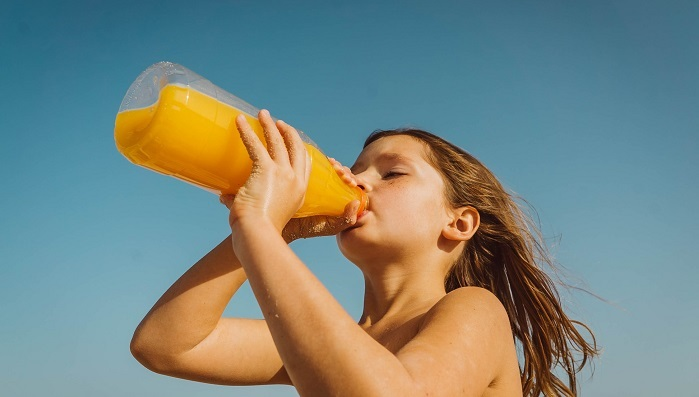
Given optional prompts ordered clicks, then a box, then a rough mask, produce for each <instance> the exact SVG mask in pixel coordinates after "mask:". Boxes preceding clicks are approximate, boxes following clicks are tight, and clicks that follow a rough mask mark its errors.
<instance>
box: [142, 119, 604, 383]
mask: <svg viewBox="0 0 699 397" xmlns="http://www.w3.org/2000/svg"><path fill="white" fill-rule="evenodd" d="M259 120H260V122H261V124H262V126H263V127H264V131H265V139H266V141H267V148H265V147H264V146H263V144H262V142H261V141H260V140H259V139H258V138H257V136H256V135H255V134H254V132H253V131H252V129H251V127H250V126H249V125H248V124H247V122H246V121H245V119H244V118H243V117H239V118H238V119H236V124H237V128H238V130H239V133H240V135H241V137H242V139H243V142H244V144H245V146H246V148H247V150H248V153H249V154H250V157H251V159H252V160H253V171H252V174H251V176H250V178H249V179H248V180H247V182H246V183H245V185H244V186H243V187H242V188H241V189H240V191H239V192H238V194H237V195H236V196H235V197H232V196H230V197H229V196H223V197H221V201H222V202H223V203H224V204H225V205H226V206H227V207H229V209H230V216H229V223H230V226H231V231H232V233H231V236H229V237H228V238H226V239H225V240H224V241H223V242H222V243H221V244H219V245H218V246H217V247H216V248H214V249H213V250H212V251H211V252H209V253H208V254H207V255H206V256H204V257H203V258H202V259H201V260H200V261H199V262H197V263H196V264H195V265H194V266H193V267H192V268H191V269H190V270H188V271H187V272H186V273H185V274H184V275H183V276H182V277H181V278H180V279H179V280H178V281H177V282H175V284H174V285H173V286H172V287H171V288H170V289H169V290H168V291H167V292H166V293H165V294H164V295H163V296H162V298H161V299H160V300H159V301H158V302H157V303H156V304H155V306H154V307H153V309H151V311H150V312H149V313H148V314H147V315H146V317H145V318H144V319H143V321H142V322H141V324H140V325H139V326H138V328H137V329H136V332H135V334H134V337H133V340H132V343H131V350H132V352H133V354H134V356H135V357H136V358H137V359H138V360H139V361H140V362H141V363H143V365H145V366H146V367H148V368H149V369H151V370H153V371H156V372H159V373H163V374H167V375H171V376H177V377H181V378H186V379H192V380H197V381H202V382H211V383H219V384H229V385H256V384H273V383H277V384H278V383H281V384H290V385H293V386H295V387H296V389H297V390H298V392H299V394H300V395H301V396H363V397H364V396H521V395H524V396H538V395H540V394H545V395H547V396H555V395H565V396H574V395H576V393H577V391H576V389H577V387H576V378H575V375H576V373H577V372H578V371H580V369H581V368H582V366H583V365H584V364H585V363H586V362H587V360H588V359H589V358H591V357H593V356H594V355H596V354H597V349H596V345H595V343H594V337H593V338H592V342H591V343H589V342H587V341H586V340H585V339H584V338H583V337H582V335H581V333H580V332H579V331H578V330H577V329H576V325H580V326H582V327H584V328H586V327H585V326H584V325H583V324H581V323H577V322H576V321H573V320H571V319H569V318H568V317H567V316H566V314H565V313H564V312H563V310H562V308H561V304H560V302H559V298H558V295H557V292H556V290H555V287H554V285H553V283H552V281H551V280H550V279H549V278H548V277H547V276H546V274H544V272H543V271H542V270H541V269H540V268H539V267H538V266H537V263H547V264H551V260H550V259H549V257H548V256H547V255H546V251H545V248H544V246H543V245H542V244H541V240H540V237H539V234H538V232H537V231H536V228H532V224H531V223H530V221H529V220H528V219H527V218H526V217H525V216H524V215H523V213H522V212H521V211H520V210H519V208H518V207H517V205H516V204H515V203H514V201H513V199H512V198H511V196H510V195H509V194H508V193H506V192H505V190H504V189H503V187H502V186H501V185H500V183H499V182H498V181H497V179H496V178H495V177H494V176H493V175H492V174H491V173H490V171H488V169H487V168H485V167H484V166H483V165H482V164H481V163H480V162H478V160H476V159H475V158H473V157H472V156H470V155H469V154H467V153H466V152H464V151H463V150H461V149H459V148H458V147H456V146H454V145H452V144H450V143H448V142H446V141H444V140H443V139H441V138H438V137H436V136H434V135H432V134H430V133H428V132H425V131H420V130H413V129H409V130H392V131H380V132H376V133H374V134H372V135H371V136H369V138H368V139H367V141H366V143H365V145H364V149H363V150H362V152H361V154H360V155H359V157H358V158H357V161H356V162H355V164H354V165H353V166H352V168H351V170H350V169H347V168H346V167H342V166H341V165H339V163H336V162H335V163H334V164H335V167H336V170H337V172H338V173H339V174H340V175H341V177H342V178H343V180H345V182H347V183H349V184H351V185H357V186H359V187H360V188H361V189H363V190H364V191H365V192H366V194H367V196H368V198H369V204H368V208H367V210H365V211H363V212H362V213H361V214H358V215H356V211H357V209H358V205H359V203H358V202H356V201H355V202H352V203H350V204H348V205H347V207H346V211H345V214H344V216H343V217H339V218H329V217H312V218H305V219H292V218H291V217H292V216H293V214H294V213H295V212H296V210H297V209H298V208H299V207H300V205H301V203H302V201H303V195H304V192H305V188H306V185H307V183H308V175H309V163H308V161H307V157H306V153H305V149H304V146H303V143H302V141H301V139H300V138H299V136H298V133H297V132H296V130H295V129H294V128H292V127H291V126H290V125H288V124H286V123H284V122H283V121H278V122H276V123H275V122H274V121H273V120H272V119H271V117H270V115H269V113H268V112H267V111H265V110H263V111H261V112H260V114H259ZM330 234H336V235H337V242H338V245H339V247H340V250H341V251H342V253H343V254H344V255H345V256H346V257H347V258H348V259H349V260H350V261H352V262H353V263H354V264H356V265H357V267H359V269H360V270H361V271H362V273H363V275H364V280H365V295H364V311H363V314H362V316H361V319H360V320H359V323H357V322H355V320H353V319H352V318H351V317H350V316H349V314H348V313H347V312H346V311H345V310H344V309H343V308H342V307H341V306H340V304H339V303H338V302H337V301H336V300H335V299H334V298H333V297H332V296H331V295H330V293H329V292H328V291H327V290H326V289H325V288H324V286H323V285H322V284H321V283H320V282H319V281H318V280H317V279H316V278H315V276H314V275H313V274H312V273H311V272H310V271H309V270H308V268H307V267H306V266H305V265H304V264H303V263H302V262H301V261H300V260H299V258H298V257H297V256H296V255H295V254H294V253H293V251H292V250H291V249H290V248H289V247H288V245H287V244H288V243H290V242H291V241H292V240H294V239H297V238H307V237H313V236H319V235H330ZM246 279H247V280H249V282H250V286H251V288H252V290H253V292H254V294H255V297H256V299H257V301H258V303H259V305H260V308H261V309H262V313H263V314H264V320H251V319H240V318H221V316H222V313H223V311H224V309H225V307H226V305H227V304H228V302H229V300H230V299H231V297H232V296H233V295H234V294H235V293H236V291H237V290H238V288H239V287H240V286H241V285H242V284H243V282H244V281H245V280H246ZM515 342H517V343H518V346H520V348H521V350H520V352H519V356H520V359H521V362H519V360H518V351H517V348H516V345H515ZM556 367H560V368H561V369H562V370H563V372H562V373H563V374H564V375H565V377H564V378H563V379H562V378H559V377H558V375H556V373H555V372H554V369H555V368H556Z"/></svg>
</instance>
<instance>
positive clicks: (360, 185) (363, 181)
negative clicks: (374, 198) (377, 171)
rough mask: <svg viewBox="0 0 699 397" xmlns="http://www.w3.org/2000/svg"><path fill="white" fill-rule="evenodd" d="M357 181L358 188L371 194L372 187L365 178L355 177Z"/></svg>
mask: <svg viewBox="0 0 699 397" xmlns="http://www.w3.org/2000/svg"><path fill="white" fill-rule="evenodd" d="M354 177H355V180H356V181H357V187H358V188H360V189H362V190H363V191H365V192H370V191H371V185H370V184H369V183H368V182H367V180H366V179H365V178H362V176H361V175H355V176H354Z"/></svg>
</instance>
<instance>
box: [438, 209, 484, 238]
mask: <svg viewBox="0 0 699 397" xmlns="http://www.w3.org/2000/svg"><path fill="white" fill-rule="evenodd" d="M449 212H450V214H451V220H450V222H449V224H447V225H445V226H444V228H443V229H442V236H444V237H445V238H447V239H449V240H454V241H466V240H470V239H471V237H473V235H474V234H475V233H476V230H478V226H479V225H480V224H481V217H480V214H478V210H477V209H475V208H473V207H471V206H466V207H459V208H454V209H452V210H451V211H449Z"/></svg>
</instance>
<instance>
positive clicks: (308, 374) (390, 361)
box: [230, 112, 516, 396]
mask: <svg viewBox="0 0 699 397" xmlns="http://www.w3.org/2000/svg"><path fill="white" fill-rule="evenodd" d="M237 122H238V128H239V130H240V133H241V138H242V139H243V142H244V143H245V145H246V148H247V149H248V153H249V154H250V157H251V158H252V159H253V173H252V176H251V177H250V178H249V179H248V181H247V182H246V184H245V186H243V188H241V190H240V191H239V192H238V196H237V197H236V199H235V201H234V203H233V205H232V206H231V214H230V224H231V230H232V236H233V241H232V242H233V249H234V252H235V254H236V255H237V256H238V258H239V259H240V262H241V264H242V267H243V268H244V269H245V272H246V274H247V276H248V279H249V281H250V285H251V287H252V290H253V292H254V293H255V296H256V298H257V301H258V303H259V304H260V308H261V309H262V312H263V314H264V316H265V319H266V320H267V324H268V326H269V330H270V333H271V335H272V338H273V339H274V343H275V345H276V347H277V350H278V352H279V354H280V357H281V359H282V361H283V362H284V366H285V369H286V370H287V373H288V375H289V377H290V379H291V380H292V383H293V384H294V385H295V386H296V387H297V389H298V391H299V393H300V394H301V395H314V396H315V395H343V396H418V395H474V396H475V395H482V394H483V392H484V391H485V389H486V388H487V387H488V386H489V385H490V384H491V382H492V381H494V380H495V379H497V377H498V376H499V374H500V373H501V367H502V365H503V364H502V363H503V357H504V356H505V354H504V353H503V351H511V352H512V353H514V348H513V342H512V335H511V333H510V331H509V321H508V320H507V315H506V314H505V311H504V308H502V305H500V303H499V302H498V301H497V299H496V298H495V297H494V296H492V294H490V293H487V292H486V295H485V297H483V296H480V295H478V294H479V293H480V291H484V290H480V289H477V290H476V291H478V292H472V290H468V291H467V292H468V295H467V296H462V293H461V292H459V293H455V294H454V293H452V294H449V295H447V297H445V298H444V299H443V301H440V303H439V304H437V305H436V306H435V308H433V310H432V311H431V313H430V315H429V316H427V319H426V320H425V322H424V324H423V327H422V329H421V330H420V332H419V333H418V335H417V336H416V337H415V338H414V339H413V340H412V341H411V342H409V343H408V344H407V345H406V346H405V347H404V348H403V349H402V350H401V351H399V352H398V354H396V355H394V354H392V353H391V352H390V351H388V350H387V349H385V348H384V347H383V346H381V345H380V344H379V343H378V342H376V341H375V340H374V339H372V338H371V337H370V336H369V335H368V334H367V333H366V332H364V330H362V329H361V328H360V327H359V326H358V325H357V324H356V323H355V322H354V320H353V319H352V318H351V317H350V316H349V314H348V313H346V312H345V311H344V309H343V308H342V307H341V306H340V305H339V303H338V302H337V301H336V300H335V299H334V298H333V297H332V296H331V295H330V293H329V292H328V291H327V290H326V289H325V287H324V286H323V285H322V284H321V283H320V282H319V281H318V280H317V279H316V278H315V276H313V274H312V273H311V272H310V271H309V269H308V268H307V267H306V266H305V265H304V264H303V263H302V262H301V261H300V260H299V259H298V257H296V255H294V253H293V252H292V251H291V250H290V249H289V248H288V247H287V246H286V244H285V243H284V240H283V238H282V237H281V236H280V231H281V227H282V226H283V225H284V223H285V222H286V221H287V220H288V219H289V218H290V217H291V216H292V215H293V213H294V212H295V211H296V209H298V207H299V206H300V204H301V200H302V198H303V192H304V191H305V186H306V184H307V178H308V168H307V164H306V162H305V159H306V157H305V155H304V154H305V149H304V148H303V144H302V142H300V138H299V137H298V135H297V134H295V130H293V128H291V127H290V126H288V125H287V124H285V123H283V122H277V124H276V126H275V124H274V123H273V122H272V121H271V119H270V118H269V116H268V115H266V114H264V113H262V112H261V113H260V122H261V123H262V125H263V127H264V129H265V138H266V140H267V148H265V147H264V146H263V145H262V143H261V142H260V141H259V140H258V139H257V137H256V136H255V135H254V133H253V131H252V130H251V129H250V127H249V126H248V125H247V123H246V122H245V120H244V119H242V118H239V119H238V120H237ZM277 128H278V129H279V130H280V131H278V130H277ZM304 175H305V179H304ZM474 294H476V295H474ZM488 294H489V295H488ZM503 346H504V347H503ZM508 348H511V350H507V349H508ZM464 362H466V363H464ZM515 362H516V357H515ZM445 373H449V376H448V379H444V378H443V375H444V374H445Z"/></svg>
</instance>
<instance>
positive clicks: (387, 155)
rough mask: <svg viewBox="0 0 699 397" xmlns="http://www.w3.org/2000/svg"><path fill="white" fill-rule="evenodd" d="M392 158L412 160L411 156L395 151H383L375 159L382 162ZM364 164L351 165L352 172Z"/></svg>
mask: <svg viewBox="0 0 699 397" xmlns="http://www.w3.org/2000/svg"><path fill="white" fill-rule="evenodd" d="M390 160H398V161H407V162H412V160H411V159H410V158H409V157H406V156H404V155H402V154H400V153H395V152H386V153H381V154H380V155H379V156H378V157H377V158H376V160H375V162H376V163H381V162H384V161H390ZM361 165H364V164H363V163H362V162H358V163H354V164H352V166H351V167H350V171H352V173H354V172H355V170H356V169H357V168H358V167H359V166H361Z"/></svg>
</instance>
